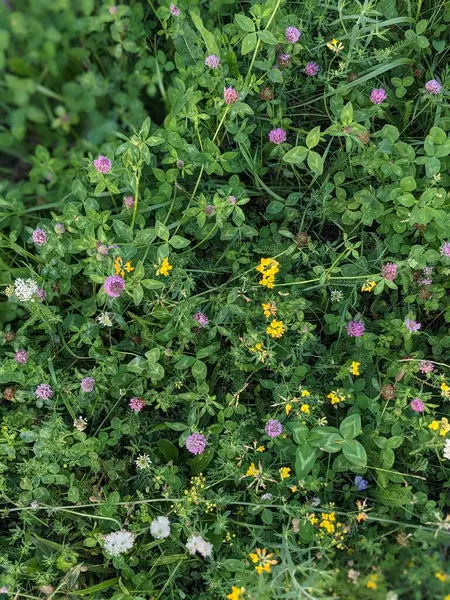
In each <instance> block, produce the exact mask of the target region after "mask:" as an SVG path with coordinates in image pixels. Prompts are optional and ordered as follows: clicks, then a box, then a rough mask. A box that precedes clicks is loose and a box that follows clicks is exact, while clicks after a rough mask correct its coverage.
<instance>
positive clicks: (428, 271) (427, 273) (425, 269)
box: [423, 267, 434, 277]
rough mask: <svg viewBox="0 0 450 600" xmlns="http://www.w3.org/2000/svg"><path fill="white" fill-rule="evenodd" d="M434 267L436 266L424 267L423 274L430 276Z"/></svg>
mask: <svg viewBox="0 0 450 600" xmlns="http://www.w3.org/2000/svg"><path fill="white" fill-rule="evenodd" d="M433 268H434V267H424V269H423V274H424V275H425V276H426V277H430V275H431V274H432V273H433Z"/></svg>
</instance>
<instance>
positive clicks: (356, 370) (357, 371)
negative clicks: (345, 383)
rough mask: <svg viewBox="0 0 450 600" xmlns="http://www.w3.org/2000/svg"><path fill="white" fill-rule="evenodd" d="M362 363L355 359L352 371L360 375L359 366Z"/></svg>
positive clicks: (353, 373)
mask: <svg viewBox="0 0 450 600" xmlns="http://www.w3.org/2000/svg"><path fill="white" fill-rule="evenodd" d="M360 365H361V363H359V362H356V361H353V362H352V364H351V367H350V373H351V374H352V375H359V374H360V373H359V366H360Z"/></svg>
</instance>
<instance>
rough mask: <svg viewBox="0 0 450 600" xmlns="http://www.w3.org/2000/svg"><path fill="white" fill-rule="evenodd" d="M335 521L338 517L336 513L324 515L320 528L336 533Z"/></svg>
mask: <svg viewBox="0 0 450 600" xmlns="http://www.w3.org/2000/svg"><path fill="white" fill-rule="evenodd" d="M335 521H336V515H335V514H334V512H331V513H322V521H321V522H320V523H319V527H323V528H324V529H326V530H327V532H328V533H334V531H335V529H336V526H335V525H334V522H335Z"/></svg>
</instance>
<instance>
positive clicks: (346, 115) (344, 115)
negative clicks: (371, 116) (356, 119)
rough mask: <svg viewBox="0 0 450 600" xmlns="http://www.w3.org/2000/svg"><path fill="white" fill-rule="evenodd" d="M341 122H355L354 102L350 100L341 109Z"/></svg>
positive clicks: (344, 123) (346, 123) (347, 123)
mask: <svg viewBox="0 0 450 600" xmlns="http://www.w3.org/2000/svg"><path fill="white" fill-rule="evenodd" d="M341 123H342V125H350V124H351V123H353V104H352V103H351V102H349V103H348V104H346V105H345V106H344V108H343V109H342V110H341Z"/></svg>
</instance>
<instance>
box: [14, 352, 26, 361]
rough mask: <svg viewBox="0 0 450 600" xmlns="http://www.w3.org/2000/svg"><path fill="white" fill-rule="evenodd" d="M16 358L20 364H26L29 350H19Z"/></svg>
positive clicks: (15, 355)
mask: <svg viewBox="0 0 450 600" xmlns="http://www.w3.org/2000/svg"><path fill="white" fill-rule="evenodd" d="M14 360H15V361H16V363H17V364H18V365H26V364H27V360H28V352H27V351H26V350H17V352H16V353H15V354H14Z"/></svg>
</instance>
